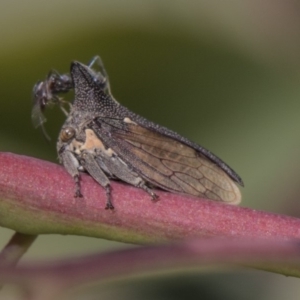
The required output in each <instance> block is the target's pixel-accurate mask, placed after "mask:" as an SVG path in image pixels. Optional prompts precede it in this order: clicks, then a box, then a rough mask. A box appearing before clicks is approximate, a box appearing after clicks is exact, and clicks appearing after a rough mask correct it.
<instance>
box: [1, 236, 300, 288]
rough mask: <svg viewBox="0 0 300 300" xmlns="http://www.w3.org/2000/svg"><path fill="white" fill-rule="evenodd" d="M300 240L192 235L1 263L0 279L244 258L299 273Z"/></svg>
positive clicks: (30, 280) (61, 278)
mask: <svg viewBox="0 0 300 300" xmlns="http://www.w3.org/2000/svg"><path fill="white" fill-rule="evenodd" d="M299 262H300V245H299V243H298V242H296V241H278V240H261V239H254V240H249V239H245V238H244V239H224V238H223V239H222V238H214V239H194V240H189V241H182V242H180V243H177V244H168V245H158V246H147V247H138V248H131V249H125V250H124V249H123V250H118V251H113V252H108V253H104V254H103V253H102V254H97V255H90V256H86V257H82V258H72V259H69V260H63V261H58V262H51V263H31V264H30V265H28V264H27V265H23V266H19V267H18V268H16V269H15V268H11V267H2V268H0V282H16V283H17V282H18V283H21V282H23V283H27V284H31V285H34V284H35V283H37V284H38V285H43V281H44V283H45V282H47V283H49V284H52V285H53V287H54V288H55V287H56V288H57V289H65V288H66V287H72V286H77V285H78V284H84V283H87V282H91V281H95V280H101V279H105V280H107V279H110V278H119V276H126V277H128V276H130V275H134V274H137V273H140V272H143V271H144V272H145V271H147V272H148V273H149V272H150V271H160V270H164V269H166V268H168V269H170V268H175V269H177V270H178V268H181V269H182V268H183V269H189V268H191V267H196V268H197V267H198V268H199V267H205V266H213V265H216V264H229V263H230V264H232V263H234V264H241V263H242V264H247V265H251V266H255V267H259V268H263V269H266V270H270V271H273V272H278V273H281V274H285V275H289V276H296V277H300V268H299V266H300V265H299Z"/></svg>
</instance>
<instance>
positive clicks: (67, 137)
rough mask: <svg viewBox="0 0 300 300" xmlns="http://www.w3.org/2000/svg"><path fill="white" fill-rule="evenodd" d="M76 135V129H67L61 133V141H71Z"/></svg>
mask: <svg viewBox="0 0 300 300" xmlns="http://www.w3.org/2000/svg"><path fill="white" fill-rule="evenodd" d="M74 135H75V129H74V128H72V127H66V128H64V129H63V130H62V131H61V133H60V139H61V140H62V141H63V142H67V141H69V140H70V139H71V138H72V137H74Z"/></svg>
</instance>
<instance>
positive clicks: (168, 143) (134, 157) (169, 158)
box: [110, 123, 241, 204]
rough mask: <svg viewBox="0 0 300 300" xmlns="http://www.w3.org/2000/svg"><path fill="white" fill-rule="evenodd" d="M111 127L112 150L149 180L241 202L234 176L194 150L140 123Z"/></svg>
mask: <svg viewBox="0 0 300 300" xmlns="http://www.w3.org/2000/svg"><path fill="white" fill-rule="evenodd" d="M110 125H111V124H110ZM111 129H112V130H111V131H110V132H111V135H112V139H110V140H115V141H116V143H114V145H111V146H112V149H113V150H114V151H115V152H116V153H118V155H119V156H120V157H121V158H122V159H123V160H124V161H125V162H126V163H129V164H130V165H131V166H132V167H133V169H134V170H135V171H136V172H137V173H138V174H139V175H140V176H141V177H142V178H144V179H145V180H146V181H147V182H150V183H151V184H153V185H155V186H158V187H161V188H162V189H165V190H168V191H171V192H176V193H183V194H189V195H193V196H197V197H204V198H209V199H212V200H218V201H224V202H227V203H231V204H238V203H239V202H240V201H241V193H240V190H239V189H238V187H237V186H236V184H235V183H234V182H233V181H232V179H230V178H229V176H228V175H227V174H226V173H225V172H224V171H223V170H222V169H220V168H219V167H218V166H217V165H216V164H214V163H213V162H211V161H210V160H208V159H207V158H206V157H204V156H203V155H202V154H201V153H199V152H197V151H196V150H195V149H193V148H191V147H189V146H186V145H184V144H182V143H180V142H178V141H176V140H174V139H171V138H169V137H166V136H164V135H162V134H161V133H157V132H154V131H152V130H149V129H147V128H145V127H142V126H141V125H138V124H133V123H128V124H126V129H125V130H124V128H123V129H119V128H118V126H113V128H111Z"/></svg>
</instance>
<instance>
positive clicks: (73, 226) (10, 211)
mask: <svg viewBox="0 0 300 300" xmlns="http://www.w3.org/2000/svg"><path fill="white" fill-rule="evenodd" d="M0 165H1V169H0V199H1V200H0V225H1V226H4V227H8V228H11V229H14V230H16V231H18V232H22V233H25V234H31V235H36V234H43V233H59V234H76V235H86V236H94V237H101V238H106V239H113V240H117V241H123V242H129V243H150V242H161V241H166V240H175V239H182V238H188V237H201V236H202V237H209V236H231V237H260V238H281V239H298V238H300V220H299V219H296V218H292V217H288V216H281V215H277V214H272V213H267V212H262V211H257V210H252V209H248V208H242V207H236V206H230V205H226V204H222V203H218V202H214V201H210V200H204V199H203V200H202V199H198V198H193V197H187V196H181V195H176V194H172V193H168V192H162V191H157V194H158V195H159V197H160V198H159V201H157V202H153V201H151V200H150V197H149V195H148V194H147V193H145V192H144V191H142V190H140V189H138V188H135V187H132V186H129V185H126V184H122V183H118V182H113V183H112V198H113V203H114V206H115V210H114V211H110V210H105V209H104V206H105V199H106V196H105V191H104V189H103V188H102V187H101V186H99V185H98V184H97V183H96V182H95V181H94V180H93V179H92V178H91V177H90V176H88V175H85V174H83V175H82V180H81V186H82V193H83V195H84V198H74V191H75V187H74V182H73V179H72V178H71V176H69V175H68V174H67V172H66V171H65V170H64V168H63V167H61V166H59V165H56V164H53V163H49V162H45V161H41V160H38V159H34V158H30V157H25V156H19V155H15V154H9V153H0Z"/></svg>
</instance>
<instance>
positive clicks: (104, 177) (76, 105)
mask: <svg viewBox="0 0 300 300" xmlns="http://www.w3.org/2000/svg"><path fill="white" fill-rule="evenodd" d="M71 78H72V82H73V85H74V89H75V99H74V102H73V104H72V107H71V110H70V113H69V114H68V117H67V120H66V121H65V123H64V125H63V126H62V129H61V132H60V135H59V138H58V142H57V150H58V154H59V158H60V161H61V163H62V164H63V165H64V167H65V168H66V170H67V171H68V173H69V174H70V175H71V176H72V177H73V178H74V180H75V183H76V193H75V196H81V192H80V182H79V181H80V174H79V170H85V171H86V172H87V173H89V174H90V175H91V176H92V177H93V178H94V179H95V180H96V181H97V182H98V183H99V184H100V185H101V186H103V187H104V188H105V190H106V193H107V202H106V209H112V208H113V205H112V202H111V188H110V179H114V178H115V179H119V180H122V181H124V182H127V183H129V184H131V185H134V186H136V187H139V188H141V189H143V190H145V191H146V192H147V193H149V194H150V196H151V198H152V199H156V198H157V195H156V194H155V192H154V191H153V189H152V187H159V188H161V189H164V190H167V191H170V192H174V193H181V194H188V195H193V196H196V197H200V198H208V199H212V200H217V201H223V202H226V203H231V204H237V203H239V202H240V200H241V194H240V191H239V189H238V187H237V185H236V184H240V185H243V182H242V180H241V178H240V177H239V176H238V175H237V174H236V173H235V172H234V171H233V170H232V169H231V168H230V167H229V166H228V165H226V164H225V163H224V162H223V161H222V160H221V159H219V158H218V157H216V156H215V155H213V154H212V153H211V152H209V151H208V150H206V149H204V148H202V147H201V146H198V145H197V144H195V143H193V142H191V141H189V140H188V139H186V138H184V137H182V136H180V135H179V134H177V133H175V132H173V131H171V130H169V129H167V128H165V127H161V126H159V125H157V124H155V123H152V122H150V121H148V120H146V119H145V118H143V117H141V116H139V115H137V114H135V113H133V112H131V111H130V110H128V109H127V108H126V107H124V106H122V105H120V104H119V103H118V102H117V101H115V100H114V98H113V97H112V95H111V93H110V90H109V82H108V80H107V76H106V73H105V70H104V67H103V66H102V70H101V71H100V72H95V71H94V70H93V69H91V68H90V67H89V66H86V65H84V64H81V63H79V62H73V63H72V64H71Z"/></svg>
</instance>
